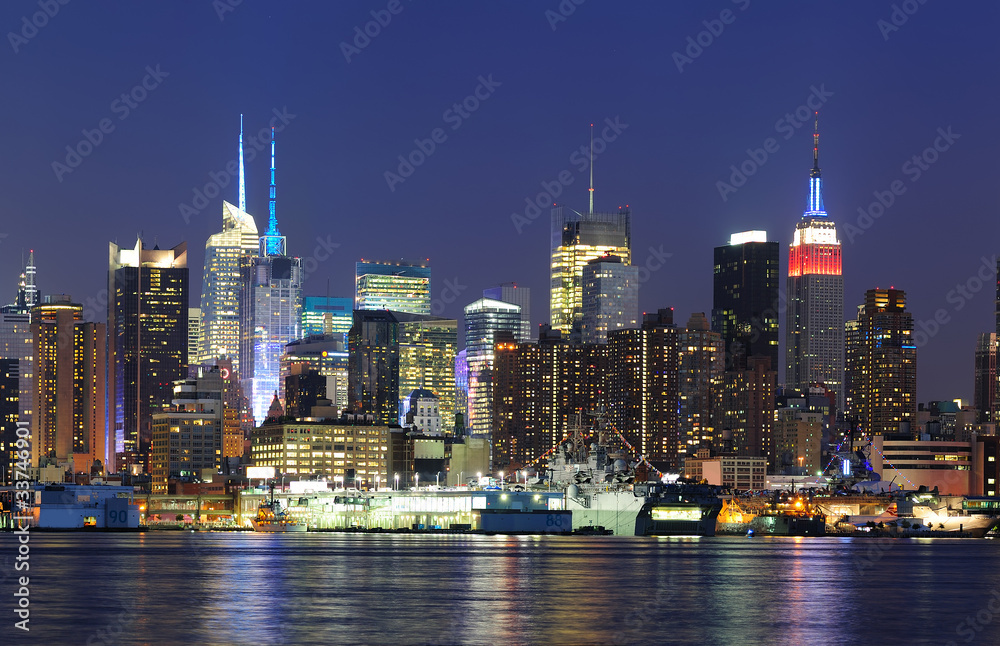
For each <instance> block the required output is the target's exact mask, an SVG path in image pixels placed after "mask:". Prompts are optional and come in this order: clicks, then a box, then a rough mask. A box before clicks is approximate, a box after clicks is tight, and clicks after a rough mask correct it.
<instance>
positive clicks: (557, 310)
mask: <svg viewBox="0 0 1000 646" xmlns="http://www.w3.org/2000/svg"><path fill="white" fill-rule="evenodd" d="M551 249H552V254H551V265H550V273H549V318H550V320H551V324H552V329H553V330H560V331H562V332H563V333H565V334H569V333H570V332H572V331H573V328H574V326H577V327H578V328H579V325H580V321H581V319H582V318H583V268H584V267H586V266H587V263H588V262H590V261H591V260H593V259H595V258H600V257H601V256H606V255H613V256H618V257H619V258H621V261H622V263H623V264H625V265H631V264H632V214H631V212H630V211H629V210H628V209H622V210H620V211H618V212H616V213H594V212H593V210H591V212H589V213H585V214H584V213H577V212H576V211H573V210H572V209H568V208H566V207H562V206H559V207H556V208H554V209H552V229H551Z"/></svg>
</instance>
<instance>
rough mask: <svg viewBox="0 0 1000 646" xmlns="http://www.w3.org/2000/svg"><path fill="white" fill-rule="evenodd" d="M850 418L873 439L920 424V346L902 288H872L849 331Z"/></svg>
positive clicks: (849, 326) (847, 333) (850, 323)
mask: <svg viewBox="0 0 1000 646" xmlns="http://www.w3.org/2000/svg"><path fill="white" fill-rule="evenodd" d="M845 330H846V335H847V338H848V339H849V341H850V346H849V347H848V348H847V353H846V354H847V359H848V364H847V372H848V373H849V374H850V377H849V379H847V381H848V383H849V384H850V387H851V392H850V395H849V397H850V404H851V407H850V408H849V409H848V410H847V414H848V416H850V417H851V418H853V419H854V420H855V421H856V422H857V423H858V424H860V426H861V431H862V432H863V433H865V434H871V435H889V434H893V433H896V432H898V431H899V429H900V426H901V425H904V426H905V427H911V426H915V425H916V421H917V419H916V416H917V347H916V344H915V343H914V341H913V334H912V333H913V317H912V316H911V315H910V313H909V312H908V311H906V293H905V292H904V291H903V290H901V289H893V288H890V289H870V290H868V291H867V292H866V293H865V302H864V304H863V305H861V306H860V307H859V308H858V318H857V320H856V321H854V322H848V323H847V326H846V328H845Z"/></svg>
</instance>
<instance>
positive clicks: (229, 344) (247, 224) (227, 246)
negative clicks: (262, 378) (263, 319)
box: [198, 191, 259, 373]
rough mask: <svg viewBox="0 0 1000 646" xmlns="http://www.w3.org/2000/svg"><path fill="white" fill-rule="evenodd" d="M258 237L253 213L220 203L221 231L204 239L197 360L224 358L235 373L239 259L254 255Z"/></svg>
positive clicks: (238, 338)
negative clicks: (231, 363)
mask: <svg viewBox="0 0 1000 646" xmlns="http://www.w3.org/2000/svg"><path fill="white" fill-rule="evenodd" d="M241 192H242V191H241ZM258 239H259V236H258V234H257V225H256V224H255V223H254V220H253V216H252V215H250V214H249V213H247V212H245V211H243V210H242V209H240V208H237V207H235V206H233V205H232V204H230V203H229V202H223V203H222V231H220V232H219V233H216V234H213V235H210V236H209V237H208V241H207V242H205V270H204V272H203V274H202V287H201V317H202V318H201V321H202V323H201V346H200V350H199V359H198V362H199V363H210V362H212V361H213V360H214V359H218V358H220V357H221V358H227V359H231V360H232V362H233V370H235V371H236V372H237V373H238V372H239V369H240V352H239V348H240V289H241V282H240V260H241V259H242V258H248V257H251V256H253V255H256V253H257V245H258Z"/></svg>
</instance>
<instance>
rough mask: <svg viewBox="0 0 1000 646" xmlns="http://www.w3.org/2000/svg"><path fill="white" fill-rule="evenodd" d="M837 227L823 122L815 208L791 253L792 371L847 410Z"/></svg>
mask: <svg viewBox="0 0 1000 646" xmlns="http://www.w3.org/2000/svg"><path fill="white" fill-rule="evenodd" d="M841 270H842V256H841V246H840V240H839V239H838V238H837V226H836V225H835V224H834V223H833V221H832V220H830V218H829V216H828V215H827V213H826V209H825V208H824V206H823V179H822V177H821V175H820V170H819V119H818V118H817V120H816V130H815V132H814V134H813V167H812V170H811V171H810V172H809V204H808V206H807V207H806V210H805V212H804V213H803V214H802V219H801V220H799V222H798V223H797V224H796V225H795V233H794V235H793V237H792V244H791V245H790V246H789V249H788V320H787V323H786V327H785V329H786V339H785V341H786V344H785V352H786V368H787V370H786V373H785V384H786V386H788V387H789V388H794V389H796V390H801V391H807V390H808V389H809V387H810V386H819V385H823V386H826V387H827V388H829V389H830V390H832V391H834V392H835V393H836V394H837V410H838V411H842V410H843V406H844V392H843V391H844V279H843V276H842V275H841V273H842V272H841Z"/></svg>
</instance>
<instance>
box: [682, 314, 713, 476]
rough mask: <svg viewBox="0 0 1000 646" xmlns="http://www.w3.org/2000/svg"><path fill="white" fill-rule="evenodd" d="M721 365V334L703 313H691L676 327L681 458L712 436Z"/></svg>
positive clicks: (708, 441)
mask: <svg viewBox="0 0 1000 646" xmlns="http://www.w3.org/2000/svg"><path fill="white" fill-rule="evenodd" d="M724 367H725V356H724V350H723V345H722V335H720V334H719V333H718V332H712V331H711V330H709V329H708V318H707V317H706V316H705V314H704V313H702V312H698V313H695V314H692V315H691V318H689V319H688V322H687V326H686V327H685V328H683V329H680V330H678V331H677V416H678V417H677V424H678V427H679V432H678V435H679V438H678V442H679V444H678V449H677V450H678V453H679V454H680V455H679V459H680V460H681V461H683V460H684V459H685V457H686V456H689V455H693V454H694V451H695V450H696V448H697V447H698V446H700V445H702V444H711V443H712V441H713V440H714V439H715V421H714V418H715V406H716V401H715V400H716V393H717V391H718V389H719V388H720V386H721V384H722V373H723V368H724Z"/></svg>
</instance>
